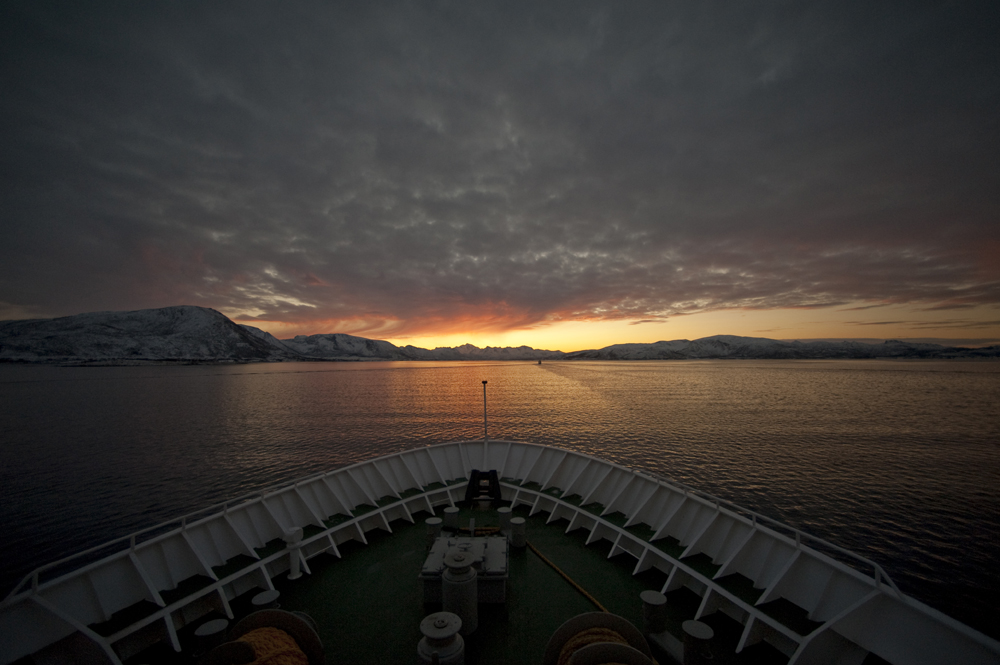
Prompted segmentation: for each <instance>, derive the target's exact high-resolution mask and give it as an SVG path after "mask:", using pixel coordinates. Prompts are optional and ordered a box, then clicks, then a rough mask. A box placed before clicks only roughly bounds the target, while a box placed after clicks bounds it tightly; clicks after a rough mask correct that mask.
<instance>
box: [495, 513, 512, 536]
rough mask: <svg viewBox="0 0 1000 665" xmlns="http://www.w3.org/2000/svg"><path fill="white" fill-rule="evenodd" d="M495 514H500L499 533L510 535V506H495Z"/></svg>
mask: <svg viewBox="0 0 1000 665" xmlns="http://www.w3.org/2000/svg"><path fill="white" fill-rule="evenodd" d="M497 514H499V515H500V533H501V534H502V535H504V536H509V535H510V507H509V506H504V507H503V508H497Z"/></svg>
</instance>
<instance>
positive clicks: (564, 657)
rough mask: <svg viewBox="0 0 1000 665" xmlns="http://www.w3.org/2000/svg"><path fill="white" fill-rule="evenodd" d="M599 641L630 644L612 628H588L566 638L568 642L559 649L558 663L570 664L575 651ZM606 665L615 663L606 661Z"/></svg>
mask: <svg viewBox="0 0 1000 665" xmlns="http://www.w3.org/2000/svg"><path fill="white" fill-rule="evenodd" d="M598 642H613V643H615V644H624V645H626V646H628V640H626V639H625V638H624V637H622V636H621V634H620V633H618V631H615V630H611V629H610V628H587V629H586V630H581V631H580V632H579V633H577V634H576V635H574V636H573V637H571V638H569V639H568V640H566V644H564V645H563V647H562V649H561V650H560V651H559V660H558V661H557V665H568V663H569V659H570V658H572V657H573V654H574V653H576V652H577V651H579V650H580V649H582V648H583V647H585V646H587V645H588V644H597V643H598ZM605 665H614V664H613V663H605Z"/></svg>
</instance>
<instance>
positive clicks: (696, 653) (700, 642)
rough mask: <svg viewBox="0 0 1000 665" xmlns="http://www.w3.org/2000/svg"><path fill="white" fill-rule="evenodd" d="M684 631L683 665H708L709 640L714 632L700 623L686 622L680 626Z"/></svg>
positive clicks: (710, 657) (709, 655)
mask: <svg viewBox="0 0 1000 665" xmlns="http://www.w3.org/2000/svg"><path fill="white" fill-rule="evenodd" d="M681 628H682V629H683V630H684V665H709V664H710V663H711V662H712V649H711V647H710V644H709V643H710V640H711V639H712V638H713V637H715V631H714V630H712V627H711V626H709V625H708V624H705V623H702V622H701V621H692V620H688V621H685V622H684V623H683V624H681Z"/></svg>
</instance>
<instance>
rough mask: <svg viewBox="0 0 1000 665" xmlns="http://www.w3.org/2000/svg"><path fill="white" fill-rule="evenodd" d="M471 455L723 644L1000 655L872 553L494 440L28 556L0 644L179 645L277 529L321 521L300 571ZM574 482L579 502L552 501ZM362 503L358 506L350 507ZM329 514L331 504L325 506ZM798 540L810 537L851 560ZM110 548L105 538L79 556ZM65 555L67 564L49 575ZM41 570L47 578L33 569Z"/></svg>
mask: <svg viewBox="0 0 1000 665" xmlns="http://www.w3.org/2000/svg"><path fill="white" fill-rule="evenodd" d="M475 468H479V469H496V470H497V471H498V472H499V473H500V475H501V486H502V488H503V489H504V498H505V499H507V500H510V501H512V502H513V504H514V505H515V506H516V505H519V504H527V505H529V506H530V510H531V512H532V513H533V514H534V513H536V512H539V511H543V512H548V513H549V518H548V521H549V522H552V521H555V520H558V519H562V518H565V519H568V520H569V526H568V528H567V531H571V530H573V529H575V528H584V529H588V530H589V531H590V535H589V536H588V539H587V542H588V543H590V542H593V541H594V540H597V539H601V538H606V539H608V540H610V541H611V542H612V543H613V545H612V549H611V554H610V555H609V556H614V555H615V554H616V553H619V552H627V553H629V554H630V555H632V556H634V557H635V558H636V559H637V564H636V567H635V571H634V573H636V574H637V573H639V572H642V571H643V570H648V569H649V568H652V567H655V568H657V569H659V570H661V571H662V572H664V573H665V574H667V582H666V583H665V584H664V586H663V589H662V591H663V592H668V591H670V590H672V589H675V588H679V587H681V586H688V587H689V588H692V590H694V591H695V592H696V593H698V594H700V595H701V598H702V601H701V605H700V607H699V609H698V614H697V616H699V617H700V616H702V615H703V614H708V613H711V612H713V611H718V610H721V611H731V612H734V613H735V614H736V616H734V618H737V620H739V621H741V622H743V625H744V630H743V634H742V636H741V639H740V642H739V647H738V650H739V649H742V648H743V647H744V646H748V645H750V644H753V643H755V642H757V641H760V640H762V639H766V640H768V641H772V640H773V641H772V643H773V644H775V645H776V646H777V647H778V648H779V649H781V650H783V651H784V652H785V653H786V655H788V656H789V657H790V660H789V662H790V663H811V662H825V661H817V660H815V659H816V658H817V657H818V654H828V653H848V654H853V656H850V657H852V658H853V657H855V656H857V655H858V653H861V652H867V650H881V651H882V652H883V653H885V654H892V657H891V658H888V657H887V660H890V661H891V662H896V663H909V662H927V663H930V662H934V658H935V654H940V653H943V651H942V650H947V653H948V654H949V655H950V656H954V657H955V658H953V662H985V663H997V662H1000V643H997V642H996V641H995V640H992V639H991V638H988V637H986V636H985V635H982V634H981V633H978V632H977V631H975V630H973V629H971V628H969V627H968V626H964V625H963V624H961V623H959V622H957V621H955V620H954V619H951V618H950V617H947V616H945V615H943V614H941V613H940V612H937V611H936V610H933V609H932V608H929V607H927V606H926V605H923V604H922V603H919V602H918V601H916V600H914V599H912V598H909V597H907V596H905V595H903V594H902V593H900V591H899V589H898V588H897V587H896V585H895V584H894V583H893V581H892V579H891V578H890V577H889V576H888V575H887V574H886V573H885V571H884V570H883V569H882V567H881V566H879V565H878V564H877V563H875V562H873V561H871V560H869V559H867V558H865V557H863V556H860V555H858V554H856V553H854V552H851V551H849V550H846V549H844V548H841V547H839V546H837V545H834V544H832V543H829V542H828V541H826V540H824V539H822V538H817V537H814V536H811V535H810V534H807V533H805V532H803V531H801V530H799V529H796V528H794V527H790V526H788V525H785V524H783V523H781V522H778V521H776V520H773V519H771V518H768V517H767V516H765V515H761V514H760V513H757V512H755V511H752V510H748V509H746V508H742V507H740V506H738V505H736V504H733V503H732V502H729V501H727V500H725V499H721V498H719V497H716V496H713V495H711V494H709V493H706V492H702V491H700V490H697V489H694V488H691V487H689V486H687V485H685V484H684V483H679V482H676V481H671V480H669V479H667V478H663V477H662V476H659V475H656V474H653V473H650V472H647V471H643V470H635V469H630V468H627V467H624V466H622V465H619V464H615V463H613V462H608V461H606V460H602V459H599V458H596V457H593V456H591V455H588V454H586V453H581V452H576V451H571V450H565V449H559V448H552V447H549V446H540V445H537V444H527V443H518V442H512V441H497V440H473V441H461V442H454V443H447V444H438V445H433V446H427V447H424V448H417V449H413V450H406V451H402V452H398V453H394V454H390V455H385V456H383V457H379V458H375V459H370V460H366V461H364V462H360V463H357V464H352V465H349V466H344V467H341V468H338V469H334V470H331V471H328V472H322V473H315V474H311V475H309V476H306V477H304V478H302V479H299V480H297V481H294V482H291V483H287V484H284V485H279V486H273V487H270V488H267V489H264V490H260V491H256V492H252V493H249V494H246V495H244V496H242V497H239V498H237V499H233V500H230V501H225V502H221V503H218V504H215V505H214V506H210V507H208V508H204V509H202V510H198V511H195V512H191V513H188V514H186V515H184V516H182V517H179V518H177V519H174V520H169V521H166V522H162V523H160V524H157V525H155V526H152V527H148V528H146V529H142V530H140V531H137V532H135V533H134V534H131V535H129V536H124V537H122V538H118V539H115V540H113V541H110V542H109V543H105V544H103V545H100V546H97V547H93V548H90V549H88V550H86V551H84V552H81V553H79V554H75V555H72V556H69V557H65V558H62V559H60V560H58V561H55V562H52V563H49V564H46V565H44V566H41V567H39V568H38V569H36V570H35V571H33V572H32V573H31V574H29V575H28V576H26V577H25V578H24V579H23V580H22V582H21V583H20V584H18V586H17V587H16V588H15V589H14V590H13V591H12V592H11V594H10V595H8V597H7V598H6V599H5V600H4V601H3V602H0V646H2V644H4V643H5V642H4V641H5V640H18V639H19V636H20V634H19V633H18V632H17V631H18V630H21V628H20V627H26V628H25V629H28V628H30V627H31V626H32V625H34V624H36V623H38V621H39V620H43V621H46V620H47V621H50V622H51V621H52V619H51V618H48V619H46V617H55V618H56V619H58V620H59V621H61V622H62V623H61V624H59V625H58V626H52V627H50V630H51V631H52V634H53V635H56V637H54V639H59V637H58V635H57V633H59V631H62V632H61V633H59V634H62V635H65V631H66V630H67V628H66V626H71V627H72V628H73V629H75V630H78V631H79V632H81V633H83V634H84V635H86V636H88V637H89V638H90V639H92V640H93V641H95V642H96V643H98V644H99V645H101V646H102V648H104V649H105V652H106V653H108V655H109V657H111V659H112V661H113V662H119V659H118V657H117V656H116V655H115V651H114V650H113V648H112V645H113V644H119V643H124V641H127V640H129V639H132V638H133V636H134V635H137V634H138V631H140V630H143V629H146V628H148V627H151V624H153V623H156V622H162V623H163V625H164V626H165V630H166V631H167V632H168V633H169V637H170V639H171V642H172V643H173V645H174V648H175V649H180V645H179V642H178V639H177V634H176V626H175V621H179V622H180V625H184V623H190V622H191V621H193V620H197V618H198V617H199V616H203V615H204V613H205V612H207V611H210V609H211V608H208V609H206V608H205V607H204V606H205V603H206V602H207V601H209V600H211V598H215V601H214V602H215V603H216V605H217V606H218V604H219V603H221V607H222V609H223V610H224V611H225V612H226V613H227V614H228V615H229V616H230V618H232V613H231V609H230V608H229V602H228V599H230V598H233V597H235V596H236V595H238V594H240V593H243V592H245V591H247V590H249V589H252V588H254V587H255V586H258V585H259V583H263V584H265V585H266V586H268V587H273V585H272V583H271V577H272V576H273V575H276V574H279V573H281V572H282V571H284V570H287V568H288V562H287V560H288V557H289V554H292V553H293V552H292V550H289V549H282V550H278V551H272V552H267V553H265V552H263V551H259V550H260V548H262V547H264V545H265V544H267V543H269V542H271V541H272V540H273V539H275V538H280V537H281V535H282V533H284V532H285V530H287V529H288V528H289V527H294V526H300V527H301V526H306V525H308V524H314V525H317V526H320V530H319V531H318V532H316V533H313V534H311V535H309V536H308V537H307V538H305V539H304V540H303V541H302V543H301V547H302V549H301V552H299V554H295V555H294V556H301V558H302V563H303V564H304V565H305V568H306V571H307V572H308V564H307V563H306V561H307V560H308V559H309V558H311V557H313V556H316V555H318V554H319V553H321V552H327V551H328V552H330V553H332V554H334V555H335V556H338V557H339V556H340V555H339V550H338V545H339V544H342V543H344V542H346V541H347V540H358V541H359V542H362V543H367V539H366V538H365V533H366V532H367V531H370V530H371V529H375V528H378V529H385V530H388V531H390V532H391V530H392V529H391V527H390V522H392V521H394V520H397V519H407V520H409V521H411V522H412V521H413V520H414V517H413V515H414V514H416V513H418V512H420V511H427V512H431V513H433V512H434V507H435V506H440V505H443V504H451V505H454V503H455V502H456V501H457V500H461V499H463V498H464V490H465V487H464V484H463V483H462V482H459V479H460V478H463V477H464V478H468V477H469V476H470V472H471V470H472V469H475ZM510 479H516V480H517V481H518V482H517V483H512V482H510ZM436 485H440V486H436ZM535 485H537V489H535V487H534V486H535ZM556 490H558V492H556ZM571 492H572V494H571ZM576 496H579V497H580V501H579V504H576V503H573V502H571V501H568V500H567V499H571V498H573V497H576ZM362 505H366V506H372V509H371V510H368V509H367V508H366V509H365V512H358V510H357V509H358V508H359V507H361V506H362ZM594 505H600V507H601V511H600V513H599V514H597V513H595V512H593V510H596V509H595V508H592V506H594ZM585 506H586V507H585ZM213 511H214V512H213ZM616 513H621V514H622V515H624V516H625V517H626V518H627V521H626V523H625V524H624V525H623V526H619V525H617V524H615V523H612V522H611V521H609V520H608V519H606V517H605V516H609V517H610V516H613V515H614V514H616ZM337 515H341V516H343V518H339V519H337V520H334V519H333V518H334V517H335V516H337ZM639 524H646V525H647V526H649V527H650V528H652V529H653V531H654V533H652V534H651V535H649V537H648V538H646V537H644V536H640V535H637V534H635V533H631V532H629V531H628V528H629V527H630V525H639ZM772 527H774V528H772ZM788 534H790V535H788ZM667 536H670V537H672V538H675V539H676V540H677V542H678V544H679V545H681V546H683V547H684V549H683V552H682V553H680V554H676V555H674V554H668V553H667V552H666V551H665V550H664V549H661V546H660V545H657V544H656V541H657V540H659V539H660V538H665V537H667ZM805 543H815V544H817V545H819V546H821V547H822V548H823V549H824V550H829V551H831V552H833V553H835V554H837V555H838V556H840V557H843V558H845V559H847V560H848V562H850V564H851V565H848V563H844V562H843V561H840V560H838V559H834V558H831V557H830V556H829V555H828V554H826V553H824V552H822V551H820V550H816V549H812V548H809V547H807V545H806V544H805ZM126 545H127V546H126ZM111 548H118V549H117V550H115V551H114V552H113V553H111V554H109V555H107V556H104V557H103V558H101V559H100V560H98V561H93V562H85V559H86V558H87V557H93V556H95V555H98V554H100V553H102V552H106V551H108V550H110V549H111ZM171 548H173V550H171ZM178 548H179V549H178ZM168 550H171V551H177V552H180V555H182V556H181V559H178V560H177V561H171V560H169V559H166V560H164V559H162V557H163V556H166V555H167V552H168ZM258 551H259V552H258ZM236 554H248V555H250V557H251V558H252V559H254V561H252V562H251V563H248V564H246V565H244V566H242V567H241V568H239V569H238V570H235V571H229V572H227V573H226V574H225V577H222V578H221V579H220V576H221V575H222V574H223V573H222V571H221V570H219V571H218V575H217V574H216V572H213V571H214V569H216V568H218V567H219V566H220V565H224V564H225V565H228V563H229V561H230V560H231V559H232V557H233V556H235V555H236ZM695 554H705V555H707V556H709V557H710V558H711V560H712V562H713V565H716V566H717V568H718V569H717V571H716V572H715V573H714V574H705V573H703V572H699V571H698V570H697V569H695V568H694V567H692V564H691V562H687V561H685V559H686V558H687V557H689V556H693V555H695ZM158 557H159V558H158ZM185 557H186V558H185ZM158 561H162V563H157V562H158ZM74 562H75V563H76V564H77V565H82V567H79V568H76V569H75V570H73V571H72V572H69V573H60V569H63V568H65V567H67V566H69V565H71V564H74ZM859 566H860V567H861V569H859V568H858V567H859ZM160 567H165V568H164V569H163V570H161V569H160ZM754 570H756V571H757V572H754ZM864 570H872V571H873V573H874V574H873V575H872V576H869V575H868V574H867V573H866V572H864ZM199 571H200V572H203V573H204V574H205V575H207V576H209V577H211V578H212V581H211V582H210V583H208V584H207V585H206V586H203V587H201V588H199V589H197V590H195V591H193V592H191V593H189V594H188V595H187V596H185V597H184V598H177V599H175V600H172V602H170V603H167V602H164V598H162V597H161V596H160V591H163V593H164V595H166V590H170V589H174V588H176V586H177V584H178V583H179V581H181V580H183V579H187V577H186V576H189V575H192V574H199ZM731 573H741V574H742V573H746V574H745V577H747V578H749V579H750V581H751V582H753V584H754V587H755V588H756V589H762V593H761V595H760V596H758V597H757V599H756V600H750V601H748V600H745V599H743V598H740V597H738V596H736V595H735V594H734V592H731V591H728V590H727V589H726V588H725V587H723V586H721V585H720V584H719V583H717V582H716V579H721V578H722V577H725V576H727V575H729V574H731ZM49 575H56V577H54V579H43V578H44V577H48V576H49ZM109 575H110V576H111V578H108V577H107V576H109ZM122 575H125V576H126V577H127V576H129V575H131V576H132V578H133V580H134V582H133V583H132V586H130V587H127V588H125V587H120V588H119V587H116V588H114V589H111V590H110V591H108V592H107V593H108V594H109V596H108V597H107V598H103V597H102V598H97V599H96V600H95V599H94V598H88V597H87V593H94V591H90V592H88V591H86V587H90V588H93V585H94V584H97V583H99V580H100V579H116V580H118V581H119V583H120V580H121V579H122ZM102 576H103V577H102ZM140 578H141V579H140ZM251 578H252V579H251ZM170 580H173V583H172V585H171V584H170ZM831 585H834V586H832V587H831ZM80 594H83V595H80ZM785 594H788V595H789V597H790V600H792V601H793V602H795V603H796V604H798V605H799V606H800V607H801V608H802V609H804V610H805V611H806V612H807V613H808V617H809V619H810V620H812V621H817V622H819V624H820V625H819V627H817V628H815V629H812V630H810V631H809V632H808V634H805V635H800V634H798V633H796V632H795V631H794V630H792V629H790V628H789V627H787V626H786V625H784V624H783V623H782V622H781V621H779V620H778V619H775V618H774V617H771V616H769V615H768V614H767V613H766V612H764V611H763V610H762V609H761V608H760V607H759V605H761V604H762V603H767V602H769V601H770V600H775V599H778V598H783V597H785ZM98 595H100V594H98ZM143 596H144V597H145V598H147V599H152V600H153V601H155V603H156V604H157V605H158V606H159V608H158V609H156V610H155V611H154V612H153V613H151V614H148V615H147V616H145V617H144V618H142V619H141V620H139V621H138V622H136V623H135V624H132V625H130V626H128V627H126V628H124V629H119V630H118V631H117V632H116V633H115V634H114V635H111V636H109V637H107V638H104V637H101V636H99V635H97V634H96V633H95V632H94V631H93V630H91V629H90V628H89V627H88V625H91V624H94V623H99V622H101V621H106V620H107V619H108V617H110V615H111V614H113V613H114V612H116V611H118V610H121V609H124V608H125V607H128V606H129V605H130V604H131V603H134V602H136V600H135V598H141V597H143ZM210 597H211V598H210ZM796 598H799V600H798V601H796V600H795V599H796ZM196 604H199V605H198V608H197V609H195V607H194V606H195V605H196ZM39 612H42V614H39ZM199 612H200V614H199ZM814 613H815V615H814ZM731 616H732V615H731ZM102 617H103V618H102ZM876 624H877V625H876ZM59 626H61V628H60V627H59ZM927 640H930V642H927ZM924 642H927V643H926V644H924ZM11 643H12V644H13V643H16V642H11ZM917 643H919V644H917ZM859 645H860V646H859ZM859 649H860V652H859V651H858V650H859ZM852 650H853V651H852ZM3 651H4V649H3V648H0V652H3ZM900 654H903V655H900ZM963 654H965V657H964V661H963V657H962V655H963ZM4 655H6V654H4V653H0V663H6V662H9V661H8V660H6V659H4V658H3V657H2V656H4ZM24 655H26V654H24ZM880 655H882V654H881V653H880ZM861 656H862V657H863V656H864V653H861ZM17 657H19V656H16V655H15V656H14V658H15V659H16V658H17ZM883 657H886V656H883ZM831 662H832V661H831Z"/></svg>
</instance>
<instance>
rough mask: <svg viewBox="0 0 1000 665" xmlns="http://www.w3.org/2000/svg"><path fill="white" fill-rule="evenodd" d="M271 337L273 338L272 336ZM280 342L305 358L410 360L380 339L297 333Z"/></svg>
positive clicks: (397, 349) (339, 334) (395, 347)
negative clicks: (292, 337) (293, 336)
mask: <svg viewBox="0 0 1000 665" xmlns="http://www.w3.org/2000/svg"><path fill="white" fill-rule="evenodd" d="M272 339H273V338H272ZM281 343H282V344H284V345H285V346H287V347H288V348H290V349H292V350H293V351H295V352H296V353H298V354H300V355H302V356H304V357H306V358H322V359H324V360H348V359H349V360H356V359H359V358H369V359H377V360H412V358H411V357H410V356H408V355H406V354H405V353H403V352H402V351H400V349H399V347H397V346H396V345H395V344H390V343H389V342H383V341H381V340H375V339H366V338H364V337H355V336H354V335H345V334H343V333H329V334H324V335H308V336H307V335H298V336H296V337H295V338H294V339H285V340H281Z"/></svg>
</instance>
